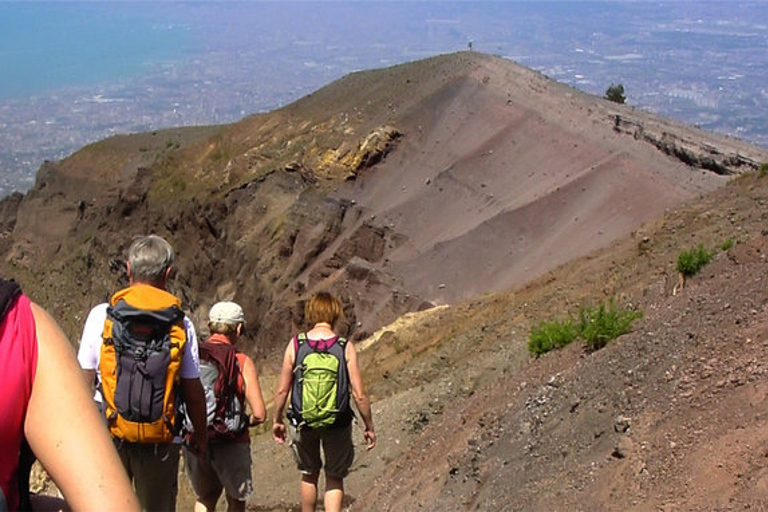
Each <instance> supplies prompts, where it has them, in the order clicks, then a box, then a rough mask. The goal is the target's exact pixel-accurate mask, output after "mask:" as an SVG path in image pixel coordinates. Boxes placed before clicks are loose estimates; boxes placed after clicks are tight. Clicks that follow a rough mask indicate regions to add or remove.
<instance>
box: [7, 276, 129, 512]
mask: <svg viewBox="0 0 768 512" xmlns="http://www.w3.org/2000/svg"><path fill="white" fill-rule="evenodd" d="M0 403H2V414H0V510H11V511H13V510H19V509H20V507H24V509H28V508H30V504H29V503H22V502H25V501H26V500H27V499H28V498H29V496H28V495H26V491H28V484H29V475H28V474H24V475H22V476H21V478H20V475H19V463H20V460H19V451H20V447H21V444H22V439H23V438H24V437H26V439H27V441H28V442H29V446H31V448H32V451H33V452H34V454H35V456H36V457H37V458H38V459H39V460H40V462H41V463H42V464H43V466H44V467H45V469H46V470H47V471H48V474H49V475H50V476H51V477H52V478H53V480H54V482H55V483H56V485H57V486H58V488H59V489H60V490H61V492H62V493H63V494H64V498H65V499H66V501H67V505H68V506H69V507H71V508H72V509H73V510H100V509H103V508H104V507H105V505H106V504H109V505H108V508H109V509H110V510H116V511H117V510H120V511H122V510H125V511H137V510H139V503H138V501H137V500H136V496H134V494H133V492H132V490H131V484H130V482H129V481H128V479H127V478H126V476H125V472H124V471H123V468H122V466H121V465H120V460H119V459H118V457H117V453H115V449H114V446H113V445H112V443H111V441H110V438H109V435H108V434H107V431H106V430H105V429H104V425H103V422H102V421H101V420H100V419H99V415H98V412H97V410H96V409H95V408H94V407H93V406H92V405H91V400H90V396H89V394H88V390H87V387H86V386H85V384H84V383H83V379H82V377H81V374H80V370H79V368H78V366H77V361H76V359H75V354H74V352H73V351H72V346H71V345H70V344H69V341H67V339H66V337H65V336H64V333H63V332H62V331H61V329H60V328H59V326H58V324H57V323H56V321H55V320H54V319H53V318H51V316H50V315H49V314H48V313H46V311H45V310H44V309H42V308H41V307H40V306H37V305H36V304H33V303H32V302H30V300H29V298H27V296H26V295H24V294H23V293H22V292H21V289H20V288H19V286H18V285H17V284H16V283H14V282H12V281H4V280H2V279H0ZM25 477H26V481H24V478H25ZM34 503H35V501H34V500H33V501H32V504H33V505H34Z"/></svg>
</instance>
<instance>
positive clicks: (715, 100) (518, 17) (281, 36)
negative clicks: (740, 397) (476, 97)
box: [0, 1, 768, 197]
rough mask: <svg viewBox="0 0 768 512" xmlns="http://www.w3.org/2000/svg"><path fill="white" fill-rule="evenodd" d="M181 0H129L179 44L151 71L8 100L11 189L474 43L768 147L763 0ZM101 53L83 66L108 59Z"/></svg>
mask: <svg viewBox="0 0 768 512" xmlns="http://www.w3.org/2000/svg"><path fill="white" fill-rule="evenodd" d="M26 4H34V5H35V6H36V9H37V11H35V12H38V11H40V12H44V9H45V8H46V7H44V6H50V5H56V4H59V3H53V4H44V3H37V2H24V3H6V4H5V5H4V6H3V9H5V10H10V9H22V8H25V7H26ZM62 5H65V4H64V3H61V4H59V5H58V6H57V8H58V9H65V8H64V7H62ZM72 5H77V6H79V7H72V8H71V9H76V8H77V9H91V10H93V12H98V14H99V16H93V17H92V19H93V23H101V22H102V21H103V16H104V13H105V12H111V11H104V10H103V7H100V6H99V4H98V3H93V4H88V3H86V4H82V3H78V4H72ZM174 5H176V4H172V3H165V2H151V3H144V2H141V3H136V4H132V3H126V4H121V9H123V10H129V9H135V10H136V11H137V12H139V11H141V12H142V13H147V12H150V11H151V13H152V18H153V20H157V21H156V22H153V23H152V24H150V25H148V26H147V27H148V28H146V30H151V31H158V30H162V31H167V32H168V33H170V34H171V36H169V37H167V39H169V40H175V39H174V38H176V39H178V40H179V41H182V42H181V43H179V48H178V49H176V50H175V53H173V55H174V56H170V57H169V56H166V57H163V58H157V57H149V56H147V57H146V60H147V62H146V63H144V64H143V65H142V67H141V73H139V74H137V75H132V76H131V77H129V78H126V77H123V76H121V77H120V78H119V79H118V78H116V79H115V80H113V81H110V80H107V81H101V82H98V83H96V84H94V83H89V84H87V85H83V84H79V85H78V84H68V85H62V86H56V84H55V83H53V84H47V85H46V86H47V87H48V89H46V91H47V92H40V91H31V92H30V93H29V94H28V95H24V94H19V95H16V96H14V97H10V98H6V99H4V100H2V101H0V197H2V196H4V195H7V194H9V193H10V192H12V191H13V190H20V191H26V190H27V189H29V188H30V187H31V186H32V184H33V183H34V175H35V173H36V171H37V169H38V168H39V167H40V165H41V164H42V163H43V161H45V160H57V159H61V158H63V157H65V156H67V155H69V154H71V153H72V152H74V151H76V150H77V149H79V148H80V147H82V146H84V145H86V144H88V143H91V142H94V141H97V140H100V139H103V138H106V137H109V136H110V135H113V134H118V133H133V132H140V131H151V130H156V129H162V128H168V127H174V126H190V125H210V124H220V123H229V122H233V121H237V120H239V119H241V118H242V117H245V116H247V115H249V114H253V113H258V112H264V111H267V110H272V109H275V108H278V107H281V106H283V105H286V104H288V103H290V102H292V101H294V100H297V99H299V98H300V97H302V96H304V95H306V94H309V93H311V92H313V91H315V90H317V89H319V88H320V87H322V86H324V85H326V84H328V83H330V82H331V81H333V80H336V79H338V78H340V77H342V76H344V75H345V74H348V73H351V72H354V71H358V70H362V69H373V68H381V67H386V66H391V65H394V64H398V63H402V62H406V61H412V60H417V59H421V58H424V57H427V56H432V55H437V54H441V53H451V52H455V51H470V50H471V51H479V52H484V53H490V54H497V55H501V56H504V57H506V58H509V59H511V60H514V61H516V62H519V63H520V64H522V65H524V66H527V67H530V68H532V69H535V70H538V71H540V72H542V73H544V74H546V75H547V76H549V77H551V78H553V79H555V80H558V81H560V82H563V83H566V84H569V85H572V86H574V87H576V88H578V89H581V90H583V91H585V92H588V93H591V94H595V95H596V96H603V94H604V93H605V91H606V88H607V87H609V86H610V85H611V84H614V83H615V84H622V85H623V87H624V90H625V94H626V103H627V105H630V106H634V107H637V108H642V109H646V110H650V111H653V112H655V113H659V114H663V115H667V116H670V117H673V118H676V119H678V120H680V121H683V122H685V123H688V124H691V125H695V126H699V127H701V128H704V129H706V130H710V131H714V132H719V133H723V134H727V135H731V136H735V137H738V138H742V139H744V140H747V141H750V142H753V143H755V144H758V145H761V146H763V147H768V118H766V117H765V116H764V113H765V112H766V111H768V91H766V88H765V84H766V83H768V51H766V50H768V49H767V48H766V41H768V9H765V7H764V4H760V3H754V2H753V3H746V2H720V1H713V2H671V3H667V4H665V6H664V9H659V8H658V5H656V4H654V3H651V2H632V3H627V2H562V3H560V2H440V3H436V2H404V3H392V2H355V3H325V2H317V3H315V2H302V3H296V4H294V3H287V4H284V3H271V2H253V3H249V2H241V3H237V4H226V5H224V4H219V3H202V2H200V3H195V4H194V7H190V8H189V9H184V10H183V11H182V10H178V9H176V8H174V7H173V6H174ZM19 6H21V7H19ZM98 9H101V10H98ZM88 12H91V11H88ZM65 13H69V14H72V15H74V14H77V15H83V16H84V15H85V14H87V13H81V12H75V13H72V12H69V11H65ZM6 17H7V16H6ZM87 19H89V18H87ZM0 28H2V27H1V26H0ZM133 29H136V30H138V29H137V28H135V27H132V26H129V27H127V28H126V31H127V32H130V30H133ZM134 37H135V36H134ZM3 41H4V44H6V45H7V44H8V43H5V40H3ZM22 42H23V41H20V42H19V43H18V44H21V43H22ZM182 43H183V44H182ZM14 51H17V53H18V55H23V56H24V59H17V61H11V62H10V64H7V63H5V61H4V60H2V59H4V58H7V57H5V56H2V55H0V64H4V65H7V66H10V71H8V69H6V68H5V67H4V72H8V75H7V76H11V75H12V74H13V71H14V70H13V66H12V65H13V62H22V61H23V62H27V61H28V60H29V59H32V58H39V57H40V56H38V55H36V54H35V53H34V52H32V53H29V54H28V53H25V52H22V50H21V49H19V50H15V49H14V48H11V49H10V50H9V52H8V53H7V54H13V52H14ZM137 51H139V50H137ZM7 54H5V55H7ZM46 58H48V59H51V56H46ZM89 58H91V57H89ZM100 58H101V59H102V60H103V61H108V62H111V61H112V60H114V58H115V56H114V55H112V54H111V53H109V52H106V55H104V56H101V57H100ZM92 60H93V61H92V62H91V61H89V62H87V63H86V64H85V65H89V66H90V65H92V66H98V65H100V62H101V61H99V60H98V59H96V58H92ZM139 60H140V59H139ZM0 97H1V96H0Z"/></svg>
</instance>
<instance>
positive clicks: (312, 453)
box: [288, 424, 355, 478]
mask: <svg viewBox="0 0 768 512" xmlns="http://www.w3.org/2000/svg"><path fill="white" fill-rule="evenodd" d="M288 432H289V433H290V436H291V451H292V452H293V458H294V460H295V461H296V466H297V467H298V468H299V471H301V472H302V473H304V474H306V475H312V474H315V473H319V472H320V469H321V468H323V467H325V473H326V475H329V476H332V477H336V478H345V477H346V476H347V475H348V474H349V468H350V467H352V462H353V461H354V460H355V447H354V445H353V444H352V425H351V424H350V425H348V426H346V427H343V428H337V429H317V430H314V429H311V428H303V429H301V430H298V431H297V430H296V429H295V428H294V427H293V426H292V425H290V424H289V425H288ZM321 447H322V452H323V458H324V459H325V464H323V458H321V457H320V451H321Z"/></svg>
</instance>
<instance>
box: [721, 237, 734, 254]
mask: <svg viewBox="0 0 768 512" xmlns="http://www.w3.org/2000/svg"><path fill="white" fill-rule="evenodd" d="M734 245H736V241H735V240H734V239H733V238H729V239H728V240H726V241H725V242H723V243H722V244H721V245H720V250H721V251H723V252H726V251H729V250H731V249H733V246H734Z"/></svg>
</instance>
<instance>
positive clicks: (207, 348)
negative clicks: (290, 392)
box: [184, 301, 267, 512]
mask: <svg viewBox="0 0 768 512" xmlns="http://www.w3.org/2000/svg"><path fill="white" fill-rule="evenodd" d="M244 329H245V315H244V313H243V308H241V307H240V305H239V304H236V303H234V302H226V301H225V302H217V303H216V304H214V305H213V307H211V310H210V312H209V314H208V330H209V331H210V333H211V336H210V337H209V338H208V339H207V340H206V341H204V342H203V343H201V344H200V367H201V369H200V371H201V379H203V380H204V381H205V380H206V379H205V376H204V374H205V372H206V371H208V370H207V369H206V364H209V363H208V361H210V358H214V359H217V360H219V364H221V365H222V369H226V367H227V366H229V372H230V373H229V374H228V375H226V376H225V380H230V378H231V380H232V381H233V382H234V384H235V386H234V388H235V389H230V390H229V391H231V392H234V395H235V396H230V397H229V398H230V399H235V400H238V401H239V407H240V408H239V409H238V412H237V413H236V414H235V413H232V414H233V415H234V416H239V417H240V419H238V418H232V417H228V418H227V421H222V418H220V417H217V416H216V414H214V413H213V412H212V410H209V411H208V412H209V418H211V416H213V417H214V418H215V419H213V420H212V421H213V424H209V426H208V454H207V455H204V456H202V457H194V456H188V455H187V454H186V452H185V456H184V462H185V466H186V471H187V476H188V477H189V480H190V483H191V484H192V489H193V490H194V491H195V495H196V496H197V503H195V511H197V512H202V511H206V510H210V511H213V510H216V502H217V501H218V499H219V496H221V492H222V490H223V491H225V493H226V498H227V510H228V511H229V512H237V511H243V510H245V500H246V498H248V496H249V495H250V494H251V493H252V492H253V480H252V476H251V465H252V462H251V445H250V443H251V435H250V433H249V432H248V427H249V426H250V427H254V426H256V425H260V424H261V423H263V422H264V420H265V419H266V415H267V412H266V408H265V406H264V399H263V397H262V394H261V387H260V386H259V374H258V371H257V369H256V365H255V364H254V362H253V360H252V359H251V358H250V357H248V356H247V355H246V354H243V353H242V352H239V351H237V350H236V349H235V348H234V345H235V343H236V341H237V339H238V338H239V337H240V336H241V335H242V334H243V331H244ZM232 356H234V357H235V360H234V361H233V360H231V357H232ZM227 362H230V364H229V365H227ZM217 373H218V371H217ZM211 393H214V390H213V389H212V388H210V389H206V394H207V397H206V398H208V395H210V394H211ZM214 394H215V393H214ZM222 394H223V393H222ZM210 398H211V399H212V400H213V401H216V399H219V400H221V397H217V396H210ZM246 403H247V405H248V406H249V407H250V410H251V412H250V414H248V415H247V416H246V415H245V411H246V408H245V404H246ZM211 408H212V409H213V408H215V404H214V403H211ZM219 412H220V411H219ZM233 429H234V430H233Z"/></svg>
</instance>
